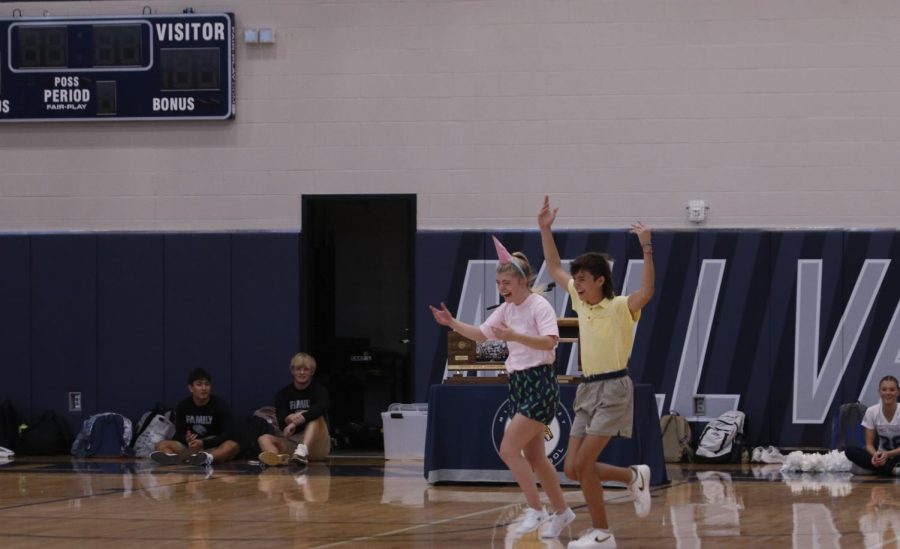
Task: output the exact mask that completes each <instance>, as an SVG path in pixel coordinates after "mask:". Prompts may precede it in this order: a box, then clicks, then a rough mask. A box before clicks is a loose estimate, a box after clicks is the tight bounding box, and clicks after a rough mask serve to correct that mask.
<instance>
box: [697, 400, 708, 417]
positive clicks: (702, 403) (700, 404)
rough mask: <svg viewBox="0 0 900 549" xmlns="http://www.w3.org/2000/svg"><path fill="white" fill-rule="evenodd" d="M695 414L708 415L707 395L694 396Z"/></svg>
mask: <svg viewBox="0 0 900 549" xmlns="http://www.w3.org/2000/svg"><path fill="white" fill-rule="evenodd" d="M694 415H695V416H704V415H706V397H704V396H695V397H694Z"/></svg>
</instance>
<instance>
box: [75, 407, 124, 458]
mask: <svg viewBox="0 0 900 549" xmlns="http://www.w3.org/2000/svg"><path fill="white" fill-rule="evenodd" d="M129 444H131V420H130V419H128V418H127V417H125V416H123V415H122V414H117V413H114V412H106V413H102V414H94V415H92V416H91V417H89V418H87V419H86V420H84V424H83V426H82V428H81V432H80V433H78V437H76V438H75V442H74V443H73V444H72V455H73V456H75V457H119V456H126V455H129V451H130V448H129Z"/></svg>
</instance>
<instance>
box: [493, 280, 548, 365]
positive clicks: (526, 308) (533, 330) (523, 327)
mask: <svg viewBox="0 0 900 549" xmlns="http://www.w3.org/2000/svg"><path fill="white" fill-rule="evenodd" d="M500 324H506V326H507V327H508V328H510V329H512V330H514V331H516V332H519V333H520V334H526V335H532V336H548V335H549V336H554V337H556V338H557V339H559V326H558V325H557V323H556V312H554V311H553V306H552V305H550V302H549V301H547V300H546V299H544V298H543V297H541V296H539V295H537V294H531V295H530V296H528V297H526V298H525V301H523V302H522V303H521V304H520V305H514V304H512V303H503V304H502V305H500V306H499V307H497V310H496V311H494V312H493V314H491V316H489V317H488V319H487V320H485V321H484V322H483V323H482V324H481V326H479V328H480V329H481V333H483V334H484V335H485V337H487V338H488V339H496V338H495V337H494V332H493V330H492V328H493V327H494V326H499V325H500ZM507 347H508V348H509V357H508V358H507V359H506V370H507V371H508V372H514V371H519V370H526V369H528V368H532V367H534V366H539V365H541V364H553V361H554V360H555V358H556V349H555V348H554V350H551V351H541V350H538V349H534V348H532V347H528V346H527V345H522V344H521V343H517V342H515V341H508V342H507Z"/></svg>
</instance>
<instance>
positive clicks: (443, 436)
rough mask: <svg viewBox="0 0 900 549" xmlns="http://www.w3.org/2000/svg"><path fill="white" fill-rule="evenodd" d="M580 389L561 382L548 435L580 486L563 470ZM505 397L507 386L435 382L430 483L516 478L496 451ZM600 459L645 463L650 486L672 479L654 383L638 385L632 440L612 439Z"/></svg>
mask: <svg viewBox="0 0 900 549" xmlns="http://www.w3.org/2000/svg"><path fill="white" fill-rule="evenodd" d="M576 387H577V386H576V385H560V401H561V402H562V406H561V407H560V409H559V410H558V411H557V415H556V418H555V419H554V421H553V422H552V423H551V424H550V425H549V426H548V427H547V430H546V432H545V435H544V441H545V443H544V446H545V449H546V451H547V456H548V457H549V458H550V460H551V461H552V462H553V463H554V464H555V465H556V469H557V471H559V472H560V481H561V482H562V483H563V484H566V485H572V484H576V482H574V481H572V480H571V479H569V478H567V477H566V476H565V475H564V474H563V473H562V470H563V461H564V459H565V455H566V446H567V444H568V440H569V430H570V428H571V426H572V419H573V418H574V415H573V412H572V403H573V402H574V400H575V389H576ZM507 396H508V387H507V386H506V385H505V384H504V385H501V384H444V385H432V387H431V390H430V392H429V398H428V431H427V435H426V437H425V478H426V480H428V482H429V483H431V484H436V483H441V482H447V483H460V482H515V479H514V478H513V476H512V473H511V472H510V471H509V469H507V467H506V464H504V463H503V460H501V459H500V454H499V452H498V449H499V448H500V441H501V440H502V438H503V432H504V429H505V427H506V422H507V420H508V413H507V409H506V408H507V403H506V399H507ZM599 461H602V462H603V463H609V464H612V465H619V466H622V467H626V466H628V465H636V464H641V463H644V464H646V465H649V466H650V471H651V479H650V484H651V486H659V485H661V484H668V483H669V477H668V475H667V474H666V463H665V458H664V457H663V448H662V433H661V432H660V429H659V413H658V411H657V408H656V397H655V395H654V394H653V390H652V387H651V386H650V385H647V384H635V385H634V429H633V432H632V438H630V439H628V438H612V439H611V440H610V441H609V444H608V445H607V446H606V448H605V449H604V450H603V453H601V454H600V459H599Z"/></svg>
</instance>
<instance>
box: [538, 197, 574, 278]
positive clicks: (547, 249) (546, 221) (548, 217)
mask: <svg viewBox="0 0 900 549" xmlns="http://www.w3.org/2000/svg"><path fill="white" fill-rule="evenodd" d="M558 211H559V208H553V209H551V208H550V197H548V196H545V197H544V205H543V206H542V207H541V212H540V213H539V214H538V227H540V228H541V246H542V247H543V248H544V261H546V262H547V273H548V274H549V275H550V277H551V278H552V279H553V281H554V282H556V285H557V286H558V287H559V288H560V289H561V290H563V291H566V290H567V289H568V287H569V278H570V277H569V273H567V272H566V270H565V269H563V266H562V260H561V259H560V258H559V250H557V249H556V241H555V240H553V230H552V227H553V222H554V221H555V220H556V212H558Z"/></svg>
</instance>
